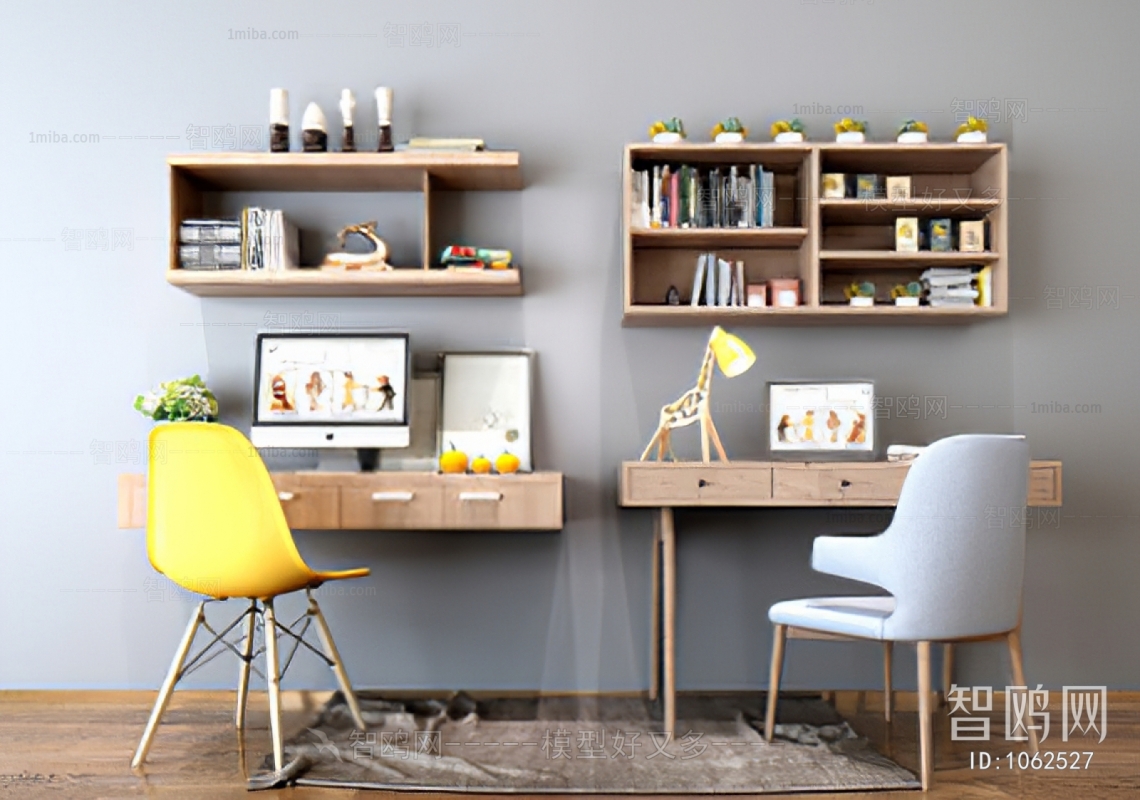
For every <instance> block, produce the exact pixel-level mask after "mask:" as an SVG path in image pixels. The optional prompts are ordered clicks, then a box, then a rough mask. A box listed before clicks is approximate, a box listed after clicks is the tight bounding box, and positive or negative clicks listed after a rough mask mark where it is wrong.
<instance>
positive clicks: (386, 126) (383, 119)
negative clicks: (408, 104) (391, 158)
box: [376, 86, 396, 153]
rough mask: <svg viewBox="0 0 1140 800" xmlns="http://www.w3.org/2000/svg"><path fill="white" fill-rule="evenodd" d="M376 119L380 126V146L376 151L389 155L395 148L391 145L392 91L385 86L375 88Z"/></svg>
mask: <svg viewBox="0 0 1140 800" xmlns="http://www.w3.org/2000/svg"><path fill="white" fill-rule="evenodd" d="M376 117H377V122H378V123H379V126H380V144H379V146H378V147H377V148H376V149H377V151H378V152H381V153H391V152H392V151H393V150H395V149H396V147H395V145H394V144H393V143H392V90H391V89H389V88H388V87H387V86H379V87H377V88H376Z"/></svg>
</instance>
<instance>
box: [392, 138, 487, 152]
mask: <svg viewBox="0 0 1140 800" xmlns="http://www.w3.org/2000/svg"><path fill="white" fill-rule="evenodd" d="M485 148H486V144H485V143H484V141H483V140H482V139H458V138H434V137H430V136H413V137H412V138H411V139H409V140H408V149H409V150H467V151H471V152H478V151H480V150H484V149H485Z"/></svg>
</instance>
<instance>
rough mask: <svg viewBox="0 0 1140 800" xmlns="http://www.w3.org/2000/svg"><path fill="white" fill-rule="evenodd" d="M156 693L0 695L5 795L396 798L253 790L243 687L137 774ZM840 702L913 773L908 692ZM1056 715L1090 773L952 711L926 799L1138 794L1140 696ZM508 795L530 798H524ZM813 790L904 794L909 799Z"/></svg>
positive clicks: (177, 724)
mask: <svg viewBox="0 0 1140 800" xmlns="http://www.w3.org/2000/svg"><path fill="white" fill-rule="evenodd" d="M1058 694H1059V693H1058ZM153 698H154V695H153V694H151V693H144V692H55V693H52V692H26V693H25V692H0V800H6V799H7V798H25V797H28V798H30V797H35V798H39V797H44V798H51V797H59V798H104V797H116V798H117V797H158V798H186V800H196V799H197V798H202V799H203V800H206V799H207V798H208V799H209V800H227V799H228V798H246V799H247V800H248V799H249V798H265V799H266V800H269V798H290V799H291V800H307V799H309V798H340V799H342V800H343V799H345V798H354V797H370V798H375V797H379V796H383V795H389V794H391V793H385V792H355V791H349V790H333V789H311V788H292V789H284V790H278V791H267V792H259V793H257V794H252V795H251V794H249V793H247V791H246V789H245V783H244V781H245V776H246V771H247V770H256V769H257V768H258V766H259V765H260V763H261V760H262V758H263V757H264V754H265V752H266V750H267V749H268V746H269V739H268V733H267V730H266V729H267V725H268V718H267V715H266V710H265V699H264V696H263V695H254V696H252V697H251V707H250V716H249V722H248V729H247V733H246V738H247V742H246V748H247V749H246V752H245V753H244V755H243V754H242V753H241V751H240V750H239V740H238V737H237V734H236V733H235V731H234V728H233V706H232V703H233V694H232V693H223V692H185V693H177V694H175V698H174V700H173V702H172V703H171V707H170V710H169V711H168V712H167V716H166V719H165V721H164V722H163V724H162V726H161V727H160V728H159V731H158V735H157V737H156V739H155V743H154V747H153V748H152V750H151V754H150V758H149V760H148V762H147V764H146V767H145V770H144V772H142V773H140V774H137V775H136V774H134V773H132V772H131V771H130V768H129V764H128V762H129V761H130V758H131V754H132V752H133V750H134V747H135V745H136V744H137V742H138V737H139V735H140V734H141V732H142V729H143V725H144V723H145V722H146V717H147V714H148V712H149V710H150V704H151V702H153ZM911 699H912V700H913V697H912V698H911ZM836 703H837V706H838V707H839V709H840V711H841V712H842V713H843V714H844V715H845V716H846V717H847V719H848V720H850V721H851V722H852V724H853V725H854V727H855V728H856V729H857V730H858V731H859V732H860V733H862V734H864V735H866V736H868V737H869V738H870V739H871V741H872V742H874V744H875V746H876V747H877V748H878V749H879V750H880V752H882V753H884V754H886V755H888V756H890V757H891V758H893V759H895V760H896V761H898V762H899V763H901V764H902V765H903V766H905V767H907V768H909V769H914V768H915V767H916V758H915V739H916V723H915V715H914V714H913V713H908V712H907V711H906V706H907V705H908V704H907V703H906V702H905V698H904V699H903V701H902V703H901V705H902V706H903V710H901V711H896V715H895V722H894V724H893V725H890V726H888V725H886V724H885V723H884V722H883V721H882V717H881V716H880V715H879V714H878V713H877V711H876V705H877V701H876V698H875V697H874V696H869V697H864V696H863V695H861V694H859V693H854V692H851V693H841V694H840V695H839V697H838V698H837V700H836ZM910 705H913V703H911V704H910ZM995 705H996V704H995ZM311 714H312V709H311V708H307V707H305V705H304V703H303V700H302V699H301V698H300V697H299V696H297V695H294V696H292V699H291V701H290V702H289V703H288V704H287V708H286V713H285V729H286V732H287V733H288V732H291V731H294V730H296V729H298V728H300V727H302V726H303V725H304V723H305V722H306V721H307V720H309V719H311ZM1053 719H1054V723H1053V724H1054V725H1055V726H1057V727H1056V729H1055V730H1054V731H1053V733H1051V735H1050V737H1049V738H1048V739H1047V740H1046V741H1045V743H1044V744H1043V745H1042V750H1043V751H1049V750H1053V751H1056V750H1061V749H1064V750H1066V751H1068V750H1079V751H1092V752H1093V754H1094V755H1093V757H1092V761H1091V764H1090V765H1089V767H1088V769H1081V770H1079V771H1074V770H1067V771H1064V772H1058V771H1050V772H1044V771H1042V772H1033V771H1017V770H1014V771H1012V772H1011V771H1010V770H1009V769H1008V766H1006V763H1007V762H1003V767H1002V769H1000V770H995V769H992V768H991V769H990V770H988V771H984V772H983V771H979V770H976V769H975V770H971V769H970V751H971V750H975V751H976V750H978V749H981V748H980V746H979V744H977V743H973V744H971V743H965V742H951V741H950V739H949V736H950V727H949V722H948V718H947V716H946V714H945V713H944V712H943V713H941V714H939V716H938V717H937V722H936V742H937V743H936V750H935V752H936V756H935V770H936V771H935V777H934V788H933V790H932V791H931V792H930V793H929V794H928V795H927V797H930V798H931V799H932V800H943V799H944V798H945V799H946V800H949V798H954V799H955V800H959V799H961V798H965V799H966V800H975V799H976V800H982V798H1015V797H1016V798H1033V800H1053V799H1054V798H1056V799H1057V800H1086V798H1115V797H1121V798H1140V697H1137V696H1136V695H1134V694H1132V695H1127V696H1125V697H1124V698H1123V699H1121V698H1119V697H1116V696H1110V698H1109V715H1108V735H1107V737H1106V739H1105V741H1104V742H1103V743H1101V744H1095V743H1090V742H1084V741H1082V740H1075V741H1074V742H1070V743H1069V744H1068V745H1063V744H1062V742H1061V741H1060V730H1059V725H1060V710H1059V707H1058V708H1057V710H1056V711H1055V713H1054V714H1053ZM993 724H994V731H995V735H994V738H993V740H992V742H991V743H989V744H988V745H987V746H986V749H988V750H989V751H990V752H991V753H992V754H993V755H994V756H995V757H996V756H998V755H999V754H1000V755H1004V754H1005V753H1008V752H1009V751H1010V749H1011V748H1010V747H1009V746H1008V744H1007V743H1006V742H1005V741H1004V738H1003V732H1004V717H1003V716H1002V715H1001V714H999V713H995V714H994V723H993ZM918 794H919V793H917V792H915V793H914V795H915V796H918ZM782 796H783V795H781V797H782ZM405 797H407V795H405ZM412 797H414V798H415V800H421V798H422V799H423V800H430V797H438V798H451V799H452V800H453V799H454V797H455V795H431V796H430V797H429V796H427V795H424V794H416V795H412ZM483 797H486V795H483ZM508 797H512V800H521V799H520V798H519V797H518V796H517V795H516V796H508ZM765 797H775V795H766V796H765ZM810 797H812V798H821V799H822V798H836V799H839V798H842V800H855V798H871V797H876V798H894V800H897V799H898V798H899V797H900V794H899V793H898V792H885V793H875V794H835V795H831V794H828V795H811V796H810Z"/></svg>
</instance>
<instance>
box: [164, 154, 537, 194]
mask: <svg viewBox="0 0 1140 800" xmlns="http://www.w3.org/2000/svg"><path fill="white" fill-rule="evenodd" d="M167 164H168V165H169V167H170V170H171V172H172V173H177V174H178V175H180V176H181V177H183V178H185V179H187V180H188V181H190V182H192V183H193V184H194V185H195V186H196V187H197V188H198V189H199V190H202V191H210V190H218V191H275V192H384V191H395V192H419V191H422V190H423V186H424V179H425V176H430V178H431V181H432V185H433V187H434V188H439V189H443V190H448V189H450V190H483V191H500V190H516V189H521V188H522V186H523V182H522V169H521V164H520V160H519V154H518V153H517V152H514V151H484V152H480V153H450V152H449V153H439V152H428V153H423V152H412V151H407V150H403V151H399V152H395V153H193V154H189V155H173V156H170V157H168V158H167Z"/></svg>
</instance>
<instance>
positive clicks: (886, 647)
mask: <svg viewBox="0 0 1140 800" xmlns="http://www.w3.org/2000/svg"><path fill="white" fill-rule="evenodd" d="M893 649H894V642H883V719H885V720H886V721H887V722H890V721H891V700H892V695H893V694H894V688H893V687H894V682H893V681H892V680H891V651H892V650H893Z"/></svg>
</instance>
